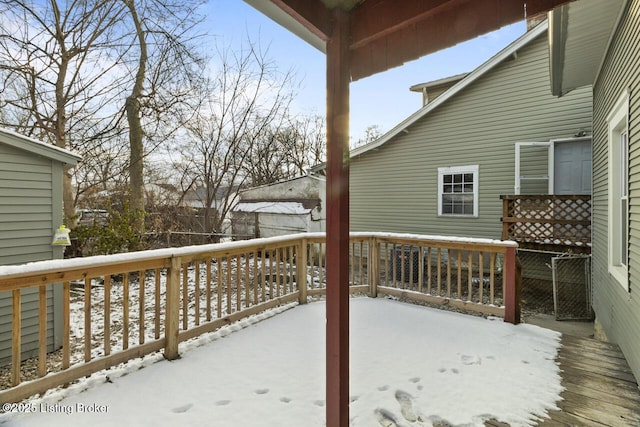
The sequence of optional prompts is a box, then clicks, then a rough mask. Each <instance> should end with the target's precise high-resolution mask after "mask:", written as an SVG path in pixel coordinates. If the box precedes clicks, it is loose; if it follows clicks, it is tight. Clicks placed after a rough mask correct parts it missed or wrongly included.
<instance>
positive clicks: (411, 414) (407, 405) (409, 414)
mask: <svg viewBox="0 0 640 427" xmlns="http://www.w3.org/2000/svg"><path fill="white" fill-rule="evenodd" d="M396 400H397V401H398V403H399V404H400V413H402V416H403V417H404V419H405V420H407V421H409V422H411V423H413V422H415V421H418V415H416V412H415V411H414V410H413V398H412V397H411V395H410V394H409V393H407V392H406V391H402V390H398V391H396Z"/></svg>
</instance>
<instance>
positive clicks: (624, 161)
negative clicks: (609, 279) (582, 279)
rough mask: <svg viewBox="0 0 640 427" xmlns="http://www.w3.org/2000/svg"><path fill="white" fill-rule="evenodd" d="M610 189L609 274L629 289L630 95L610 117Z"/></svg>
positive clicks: (621, 99)
mask: <svg viewBox="0 0 640 427" xmlns="http://www.w3.org/2000/svg"><path fill="white" fill-rule="evenodd" d="M607 124H608V148H609V159H608V160H609V164H608V170H609V173H608V178H609V181H608V189H609V227H608V228H609V230H608V231H609V233H608V235H609V239H608V240H609V242H608V243H609V273H610V274H611V275H612V276H613V277H614V278H615V279H616V280H617V281H618V282H619V283H620V284H621V285H622V287H623V288H624V289H625V290H629V276H628V259H629V93H628V91H625V92H624V93H623V94H622V96H620V98H619V99H618V102H616V104H615V106H614V108H613V110H612V111H611V113H610V114H609V116H608V117H607Z"/></svg>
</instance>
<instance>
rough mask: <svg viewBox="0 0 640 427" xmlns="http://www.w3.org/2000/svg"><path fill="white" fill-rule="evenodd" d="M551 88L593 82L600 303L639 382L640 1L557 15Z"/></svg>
mask: <svg viewBox="0 0 640 427" xmlns="http://www.w3.org/2000/svg"><path fill="white" fill-rule="evenodd" d="M550 20H551V23H550V31H551V33H550V38H549V42H550V51H551V55H552V56H551V76H552V81H551V83H552V91H553V93H554V94H556V95H561V96H562V97H561V98H560V99H564V98H569V97H571V96H572V95H573V94H575V93H580V91H582V90H583V89H577V88H580V87H583V86H585V85H592V87H593V153H594V156H593V170H594V173H593V202H594V203H593V206H594V209H593V244H592V258H593V278H592V281H593V308H594V311H595V313H596V331H597V335H598V336H599V337H600V338H603V339H605V340H609V341H612V342H615V343H617V344H618V345H620V348H621V349H622V351H623V353H624V355H625V357H626V358H627V361H628V362H629V365H630V366H631V369H632V371H633V373H634V375H635V377H636V379H638V380H640V210H638V200H640V187H639V186H638V185H637V184H638V182H640V0H607V1H593V0H589V1H587V0H580V1H576V2H574V3H570V4H568V5H566V6H563V7H561V8H558V9H557V10H555V11H554V12H552V13H551V14H550Z"/></svg>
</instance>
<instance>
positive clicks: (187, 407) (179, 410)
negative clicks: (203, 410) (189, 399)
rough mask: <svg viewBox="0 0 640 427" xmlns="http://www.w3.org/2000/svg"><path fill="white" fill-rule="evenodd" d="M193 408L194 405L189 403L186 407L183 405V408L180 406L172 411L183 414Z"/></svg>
mask: <svg viewBox="0 0 640 427" xmlns="http://www.w3.org/2000/svg"><path fill="white" fill-rule="evenodd" d="M192 406H193V403H187V404H186V405H182V406H178V407H177V408H173V409H172V410H171V411H172V412H174V413H176V414H182V413H184V412H187V411H188V410H189V409H191V407H192Z"/></svg>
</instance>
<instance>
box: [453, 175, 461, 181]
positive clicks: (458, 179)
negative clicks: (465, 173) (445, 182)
mask: <svg viewBox="0 0 640 427" xmlns="http://www.w3.org/2000/svg"><path fill="white" fill-rule="evenodd" d="M453 182H455V183H460V182H462V174H456V175H453Z"/></svg>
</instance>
